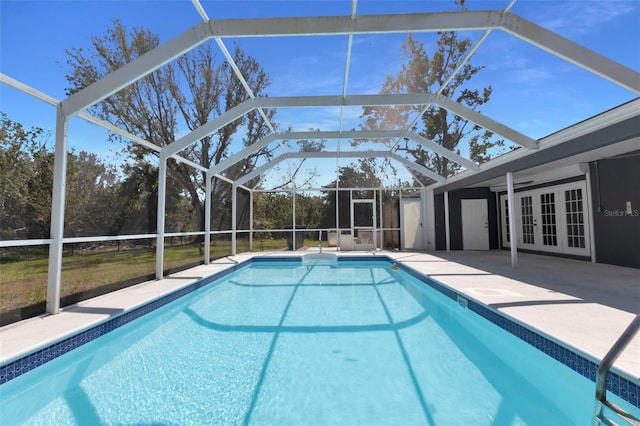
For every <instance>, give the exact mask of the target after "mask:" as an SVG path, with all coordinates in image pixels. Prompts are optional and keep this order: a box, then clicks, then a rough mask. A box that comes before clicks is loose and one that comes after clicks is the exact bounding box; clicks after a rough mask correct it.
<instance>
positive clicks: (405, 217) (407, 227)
mask: <svg viewBox="0 0 640 426" xmlns="http://www.w3.org/2000/svg"><path fill="white" fill-rule="evenodd" d="M400 212H401V214H400V229H401V230H402V231H401V235H402V242H401V244H402V248H403V250H424V233H423V231H422V199H421V198H402V199H401V200H400Z"/></svg>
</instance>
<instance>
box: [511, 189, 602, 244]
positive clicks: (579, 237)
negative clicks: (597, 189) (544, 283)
mask: <svg viewBox="0 0 640 426" xmlns="http://www.w3.org/2000/svg"><path fill="white" fill-rule="evenodd" d="M586 196H587V193H586V184H585V182H572V183H569V184H564V185H558V186H552V187H547V188H540V189H535V190H531V191H522V192H518V193H516V194H515V197H514V198H515V206H514V208H510V206H509V205H508V200H507V195H506V194H505V195H502V196H500V209H501V211H502V215H501V216H502V244H503V246H510V245H511V240H512V236H511V234H510V230H509V227H508V223H509V215H510V214H515V215H516V231H517V246H518V248H523V249H529V250H535V251H546V252H554V253H565V254H574V255H580V256H590V254H591V250H590V242H589V212H588V211H587V203H586Z"/></svg>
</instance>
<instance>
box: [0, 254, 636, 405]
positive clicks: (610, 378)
mask: <svg viewBox="0 0 640 426" xmlns="http://www.w3.org/2000/svg"><path fill="white" fill-rule="evenodd" d="M372 259H376V260H380V261H386V262H390V263H396V264H397V263H398V262H395V261H394V259H392V258H390V257H388V256H384V255H383V256H380V255H378V256H357V255H356V256H339V257H338V258H337V260H338V261H339V262H345V261H371V260H372ZM301 261H302V258H301V257H297V256H268V257H253V258H250V259H247V260H244V261H242V262H239V263H237V264H235V265H233V266H230V267H228V268H225V269H223V270H221V271H219V272H216V273H214V274H212V275H210V276H208V277H206V278H203V279H201V280H198V281H196V282H194V283H192V284H189V285H187V286H185V287H183V288H181V289H179V290H177V291H175V292H173V293H170V294H168V295H165V296H162V297H160V298H158V299H156V300H154V301H152V302H149V303H147V304H145V305H143V306H140V307H137V308H134V309H132V310H131V311H129V312H125V313H123V314H121V315H119V316H117V317H114V318H111V319H109V320H107V321H105V322H103V323H101V324H98V325H95V326H93V327H91V328H89V329H88V330H85V331H83V332H81V333H79V334H76V335H74V336H71V337H68V338H66V339H63V340H61V341H59V342H56V343H54V344H51V345H50V346H47V347H45V348H43V349H40V350H38V351H36V352H34V353H31V354H28V355H25V356H24V357H22V358H19V359H17V360H14V361H12V362H10V363H8V364H6V365H4V366H2V367H0V384H3V383H6V382H8V381H10V380H12V379H15V378H16V377H19V376H21V375H22V374H24V373H26V372H28V371H30V370H33V369H34V368H37V367H39V366H41V365H42V364H45V363H47V362H49V361H51V360H53V359H55V358H58V357H59V356H61V355H64V354H65V353H67V352H69V351H72V350H74V349H76V348H78V347H79V346H82V345H84V344H85V343H88V342H90V341H92V340H94V339H97V338H98V337H100V336H102V335H104V334H106V333H108V332H110V331H112V330H114V329H116V328H119V327H122V326H123V325H125V324H128V323H129V322H131V321H133V320H135V319H137V318H139V317H141V316H143V315H145V314H147V313H149V312H151V311H154V310H156V309H158V308H160V307H162V306H164V305H166V304H168V303H170V302H172V301H174V300H176V299H179V298H180V297H182V296H184V295H186V294H188V293H191V292H192V291H195V290H197V289H199V288H201V287H203V286H205V285H207V284H209V283H211V282H212V281H215V280H217V279H220V278H222V277H224V276H226V275H228V274H230V273H232V272H235V271H237V270H238V269H240V268H243V267H245V266H247V265H249V264H251V263H263V262H301ZM398 266H399V267H400V268H401V269H402V270H403V271H405V272H407V273H409V274H410V275H412V276H413V277H415V278H417V279H419V280H420V281H421V282H423V283H425V284H426V285H428V286H430V287H432V288H433V289H435V290H436V291H438V292H440V293H442V294H443V295H445V296H447V297H449V298H450V299H452V300H453V301H455V302H456V303H458V301H459V300H460V299H459V298H463V299H464V301H465V302H466V307H467V309H470V310H471V311H473V312H474V313H476V314H477V315H480V316H481V317H483V318H484V319H486V320H487V321H490V322H491V323H493V324H495V325H497V326H498V327H500V328H502V329H503V330H505V331H507V332H508V333H511V334H512V335H514V336H516V337H518V338H519V339H521V340H523V341H524V342H526V343H528V344H530V345H531V346H533V347H535V348H536V349H538V350H540V351H542V352H543V353H545V354H546V355H548V356H550V357H552V358H553V359H555V360H557V361H558V362H560V363H562V364H564V365H565V366H567V367H569V368H571V369H572V370H574V371H576V372H577V373H578V374H581V375H582V376H584V377H586V378H588V379H589V380H591V381H593V382H594V383H595V380H596V371H597V368H598V366H597V364H596V363H595V362H594V361H592V360H590V359H587V358H585V357H584V356H582V355H580V354H577V353H575V352H573V351H572V350H570V349H568V348H565V347H564V346H562V345H560V344H558V343H556V342H554V341H553V340H551V339H549V338H547V337H545V336H542V335H540V334H538V333H536V332H535V331H533V330H530V329H529V328H527V327H525V326H523V325H521V324H519V323H518V322H516V321H514V320H512V319H510V318H508V317H507V316H505V315H504V314H502V313H500V312H498V311H496V310H494V309H492V308H490V307H488V306H486V305H483V304H481V303H478V302H476V301H475V300H473V299H470V298H468V297H467V296H466V295H464V294H461V293H458V292H457V291H455V290H453V289H451V288H450V287H448V286H446V285H444V284H442V283H440V282H438V281H436V280H434V279H433V278H431V277H429V276H427V275H425V274H422V273H420V272H418V271H416V270H415V269H413V268H411V267H408V266H406V265H404V264H403V263H401V262H400V263H399V265H398ZM607 390H609V391H610V392H611V393H613V394H614V395H617V396H618V397H620V398H622V399H623V400H625V401H627V402H629V403H630V404H632V405H633V406H635V407H638V408H640V395H639V390H640V389H639V386H638V385H637V384H636V383H635V382H633V381H631V380H628V379H627V378H625V377H623V376H621V375H619V374H617V373H615V372H613V371H609V374H608V375H607Z"/></svg>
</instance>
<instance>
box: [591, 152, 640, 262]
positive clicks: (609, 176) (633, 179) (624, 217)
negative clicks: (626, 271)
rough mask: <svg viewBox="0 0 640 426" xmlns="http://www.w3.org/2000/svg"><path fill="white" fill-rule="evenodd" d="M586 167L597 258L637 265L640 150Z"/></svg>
mask: <svg viewBox="0 0 640 426" xmlns="http://www.w3.org/2000/svg"><path fill="white" fill-rule="evenodd" d="M589 171H590V176H591V195H592V199H593V211H592V217H593V224H594V234H595V251H596V261H597V262H599V263H610V264H613V265H619V266H628V267H632V268H640V152H635V153H631V154H628V155H626V156H621V157H617V158H616V157H614V158H609V159H603V160H598V161H596V162H593V163H591V164H589ZM627 202H630V203H631V208H630V210H628V209H627Z"/></svg>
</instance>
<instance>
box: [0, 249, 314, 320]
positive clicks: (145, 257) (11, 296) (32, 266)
mask: <svg viewBox="0 0 640 426" xmlns="http://www.w3.org/2000/svg"><path fill="white" fill-rule="evenodd" d="M305 246H313V247H315V246H317V242H316V241H312V240H307V241H305ZM286 248H287V242H286V241H285V240H284V239H283V240H264V241H255V242H254V246H253V249H254V251H257V252H260V251H270V250H286ZM237 251H238V253H241V252H247V251H249V243H248V241H245V240H238V242H237ZM155 255H156V251H155V247H142V248H131V249H122V250H117V251H116V250H108V251H100V250H95V251H90V252H79V251H76V252H75V253H74V254H66V255H65V256H64V257H63V259H62V288H61V297H62V298H63V301H62V303H61V304H62V305H63V306H64V305H66V304H71V303H75V302H77V301H79V300H84V299H87V298H90V297H95V296H96V295H98V294H103V293H107V292H109V291H114V290H116V289H118V288H122V287H127V286H130V285H133V284H137V283H140V282H144V281H147V280H150V279H153V276H154V271H155ZM229 255H231V241H224V240H222V241H216V242H215V244H212V245H211V258H212V259H218V258H221V257H224V256H229ZM203 261H204V252H203V248H202V245H201V244H197V243H196V244H184V245H174V246H166V247H165V254H164V270H165V271H171V270H177V269H184V268H185V267H190V266H195V265H197V264H201V263H202V262H203ZM48 262H49V257H48V254H47V253H46V252H43V253H42V254H40V255H39V256H33V255H32V256H31V257H30V258H27V259H20V258H19V256H11V253H10V254H9V255H8V256H6V257H5V258H3V259H0V316H7V314H9V313H11V315H8V316H7V317H6V318H2V319H1V320H0V324H7V323H8V322H12V321H10V319H11V318H9V317H12V318H17V319H19V318H20V317H22V316H25V317H28V316H35V315H38V314H41V313H44V309H45V307H44V302H45V298H46V288H47V267H48ZM65 302H66V303H65ZM27 307H30V308H29V309H27V310H28V311H29V312H28V313H26V311H25V313H22V314H20V313H17V312H16V311H18V310H21V309H25V308H27ZM13 320H15V319H13Z"/></svg>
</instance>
